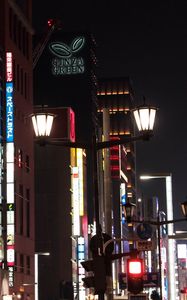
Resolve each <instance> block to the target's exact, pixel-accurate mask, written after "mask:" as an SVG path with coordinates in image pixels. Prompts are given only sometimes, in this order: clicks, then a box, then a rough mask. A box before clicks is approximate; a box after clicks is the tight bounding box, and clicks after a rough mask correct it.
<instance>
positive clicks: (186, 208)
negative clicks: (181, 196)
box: [181, 201, 187, 218]
mask: <svg viewBox="0 0 187 300" xmlns="http://www.w3.org/2000/svg"><path fill="white" fill-rule="evenodd" d="M181 208H182V213H183V215H184V217H185V218H187V201H185V202H183V203H181Z"/></svg>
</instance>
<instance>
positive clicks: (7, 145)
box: [0, 0, 35, 299]
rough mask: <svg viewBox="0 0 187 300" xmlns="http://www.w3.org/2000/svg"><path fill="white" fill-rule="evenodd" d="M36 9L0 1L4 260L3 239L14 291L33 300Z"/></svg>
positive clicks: (0, 235) (23, 3)
mask: <svg viewBox="0 0 187 300" xmlns="http://www.w3.org/2000/svg"><path fill="white" fill-rule="evenodd" d="M31 8H32V1H31V0H28V1H6V0H2V1H0V107H1V110H0V119H1V126H0V137H1V140H0V149H1V150H0V153H1V154H0V173H1V181H0V186H1V187H0V206H1V209H2V210H1V211H0V219H1V222H2V223H3V224H1V226H3V227H4V228H5V231H4V232H2V230H1V231H0V239H1V246H0V247H1V248H0V252H1V255H0V257H1V259H0V265H1V266H2V265H3V264H2V239H3V243H4V246H5V256H4V259H5V265H6V263H7V265H8V281H9V288H10V290H9V293H10V294H11V295H12V294H13V293H15V294H19V293H21V294H22V297H23V298H26V296H28V297H30V298H31V299H34V240H35V236H34V233H35V230H34V183H33V181H34V160H33V137H32V131H31V130H32V129H31V126H30V122H29V119H28V115H29V114H31V112H32V108H33V94H32V88H33V86H32V35H33V30H32V26H31V24H32V22H31V20H32V9H31ZM3 162H4V163H3ZM2 216H3V218H2ZM1 226H0V227H1ZM28 283H30V285H27V286H24V284H28ZM0 286H1V285H0ZM1 288H2V286H1ZM1 292H2V291H1Z"/></svg>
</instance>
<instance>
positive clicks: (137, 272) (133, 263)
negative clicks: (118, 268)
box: [127, 258, 143, 294]
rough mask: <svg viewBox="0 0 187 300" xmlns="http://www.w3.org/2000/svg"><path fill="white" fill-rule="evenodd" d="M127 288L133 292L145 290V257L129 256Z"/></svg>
mask: <svg viewBox="0 0 187 300" xmlns="http://www.w3.org/2000/svg"><path fill="white" fill-rule="evenodd" d="M127 289H128V291H129V292H130V293H132V294H138V293H140V292H142V290H143V259H141V258H129V259H128V260H127Z"/></svg>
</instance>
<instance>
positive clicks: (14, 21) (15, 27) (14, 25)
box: [13, 15, 17, 44]
mask: <svg viewBox="0 0 187 300" xmlns="http://www.w3.org/2000/svg"><path fill="white" fill-rule="evenodd" d="M13 39H14V43H15V44H17V17H16V15H14V18H13Z"/></svg>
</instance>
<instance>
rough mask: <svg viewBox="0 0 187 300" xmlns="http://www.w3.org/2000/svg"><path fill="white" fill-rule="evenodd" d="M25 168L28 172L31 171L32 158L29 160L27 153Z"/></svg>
mask: <svg viewBox="0 0 187 300" xmlns="http://www.w3.org/2000/svg"><path fill="white" fill-rule="evenodd" d="M25 169H26V172H27V173H29V171H30V160H29V156H28V155H26V157H25Z"/></svg>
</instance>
